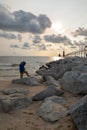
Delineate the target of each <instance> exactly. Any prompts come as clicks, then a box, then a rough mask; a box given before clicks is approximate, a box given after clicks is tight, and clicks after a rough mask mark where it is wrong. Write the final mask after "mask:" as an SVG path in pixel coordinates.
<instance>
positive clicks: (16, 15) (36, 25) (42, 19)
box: [0, 5, 52, 34]
mask: <svg viewBox="0 0 87 130" xmlns="http://www.w3.org/2000/svg"><path fill="white" fill-rule="evenodd" d="M51 24H52V23H51V20H50V19H49V18H48V17H47V16H46V15H43V14H41V15H39V16H36V15H34V14H32V13H31V12H25V11H23V10H19V11H14V12H13V13H12V12H10V11H9V10H8V9H7V8H6V7H5V6H3V5H0V29H1V30H6V31H16V32H30V33H33V34H40V33H43V32H44V31H45V30H46V29H47V28H50V27H51Z"/></svg>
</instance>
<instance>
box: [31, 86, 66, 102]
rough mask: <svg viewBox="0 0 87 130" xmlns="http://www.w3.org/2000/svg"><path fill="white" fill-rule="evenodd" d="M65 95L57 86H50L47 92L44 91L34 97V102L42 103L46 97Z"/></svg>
mask: <svg viewBox="0 0 87 130" xmlns="http://www.w3.org/2000/svg"><path fill="white" fill-rule="evenodd" d="M63 93H64V92H63V91H62V90H58V89H56V87H55V86H49V87H48V88H47V89H46V90H43V91H41V92H39V93H37V94H36V95H35V96H33V97H32V100H33V101H40V100H44V99H45V98H46V97H50V96H53V95H57V96H60V95H62V94H63Z"/></svg>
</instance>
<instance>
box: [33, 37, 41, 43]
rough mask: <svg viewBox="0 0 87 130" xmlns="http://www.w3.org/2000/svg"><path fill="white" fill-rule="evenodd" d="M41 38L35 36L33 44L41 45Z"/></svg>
mask: <svg viewBox="0 0 87 130" xmlns="http://www.w3.org/2000/svg"><path fill="white" fill-rule="evenodd" d="M41 40H42V39H41V37H40V36H39V35H35V36H34V39H33V43H40V42H41Z"/></svg>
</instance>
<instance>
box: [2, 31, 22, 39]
mask: <svg viewBox="0 0 87 130" xmlns="http://www.w3.org/2000/svg"><path fill="white" fill-rule="evenodd" d="M0 37H3V38H6V39H9V40H12V39H18V40H19V41H21V40H22V36H21V35H20V34H18V35H17V36H16V35H15V34H13V33H7V32H0Z"/></svg>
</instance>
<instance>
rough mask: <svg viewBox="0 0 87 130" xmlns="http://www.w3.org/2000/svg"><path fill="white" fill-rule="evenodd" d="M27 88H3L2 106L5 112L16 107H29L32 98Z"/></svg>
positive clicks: (0, 100) (0, 106)
mask: <svg viewBox="0 0 87 130" xmlns="http://www.w3.org/2000/svg"><path fill="white" fill-rule="evenodd" d="M26 92H27V90H25V91H23V90H21V89H19V91H18V89H17V90H16V88H15V89H12V90H11V89H7V90H2V93H3V94H4V95H3V94H2V95H0V108H1V109H2V111H4V112H6V113H7V112H10V111H12V110H15V109H21V108H24V107H28V106H29V105H30V104H31V103H32V99H31V98H29V97H28V96H27V95H26V94H27V93H26Z"/></svg>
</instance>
